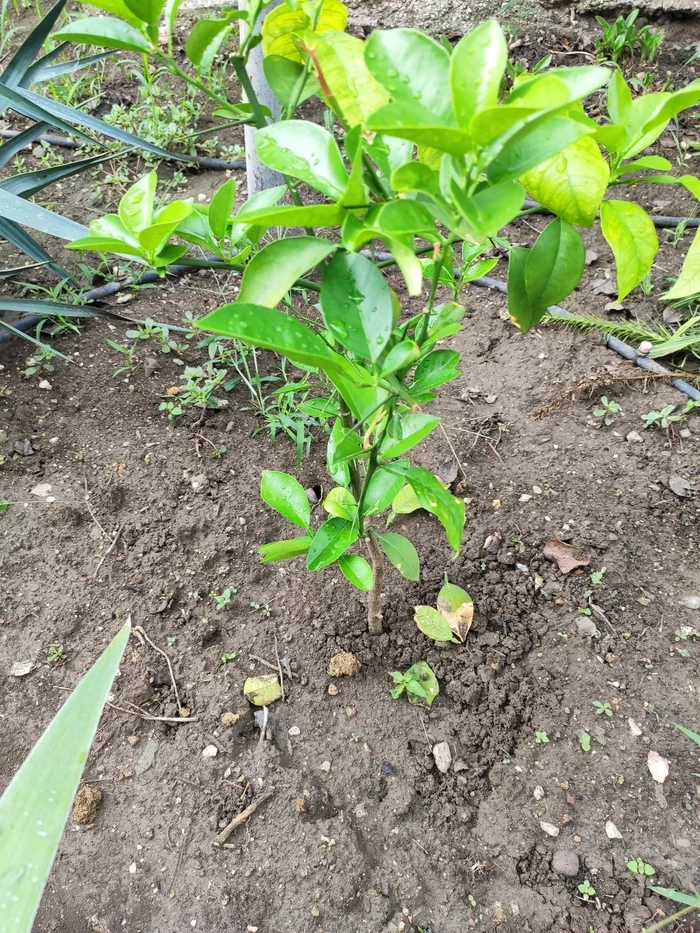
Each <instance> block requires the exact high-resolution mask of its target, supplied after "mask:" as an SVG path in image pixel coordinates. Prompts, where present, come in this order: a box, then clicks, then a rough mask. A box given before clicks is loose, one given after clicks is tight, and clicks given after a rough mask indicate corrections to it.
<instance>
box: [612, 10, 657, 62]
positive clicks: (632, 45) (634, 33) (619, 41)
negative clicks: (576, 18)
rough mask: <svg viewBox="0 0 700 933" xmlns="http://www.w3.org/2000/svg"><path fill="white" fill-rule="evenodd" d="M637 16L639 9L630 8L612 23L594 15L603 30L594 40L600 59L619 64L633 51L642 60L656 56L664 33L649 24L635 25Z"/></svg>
mask: <svg viewBox="0 0 700 933" xmlns="http://www.w3.org/2000/svg"><path fill="white" fill-rule="evenodd" d="M638 16H639V10H632V12H631V13H629V14H628V15H627V16H618V17H617V19H616V20H615V22H613V23H609V22H608V21H607V20H606V19H604V18H603V17H602V16H596V21H597V23H598V25H599V26H600V28H601V29H602V31H603V35H602V38H600V39H596V42H595V50H596V52H597V53H598V57H599V58H600V59H601V60H603V61H607V62H610V63H612V64H613V65H619V64H620V61H621V60H622V59H625V58H632V57H633V56H634V54H635V53H638V54H639V57H640V59H641V60H642V61H649V62H651V61H653V60H654V59H655V58H656V56H657V55H658V52H659V48H660V47H661V43H662V42H663V38H664V34H663V32H662V30H660V29H653V28H652V27H651V26H641V27H637V26H635V21H636V19H637V17H638Z"/></svg>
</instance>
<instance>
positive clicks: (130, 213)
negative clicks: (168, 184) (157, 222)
mask: <svg viewBox="0 0 700 933" xmlns="http://www.w3.org/2000/svg"><path fill="white" fill-rule="evenodd" d="M157 183H158V176H157V175H156V173H155V172H149V173H148V175H144V176H143V178H139V180H138V181H137V182H136V183H135V184H133V185H132V186H131V187H130V188H129V189H128V190H127V192H126V194H125V195H124V196H123V197H122V199H121V201H120V202H119V219H120V220H121V222H122V223H123V224H124V226H125V227H126V229H127V230H128V231H129V233H139V231H141V230H143V229H144V227H147V226H148V225H149V224H150V223H151V220H152V219H153V202H154V200H155V196H156V185H157Z"/></svg>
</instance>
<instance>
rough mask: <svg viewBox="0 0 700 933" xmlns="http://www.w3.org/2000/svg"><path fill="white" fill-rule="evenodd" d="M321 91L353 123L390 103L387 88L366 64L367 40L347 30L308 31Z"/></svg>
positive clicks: (308, 47)
mask: <svg viewBox="0 0 700 933" xmlns="http://www.w3.org/2000/svg"><path fill="white" fill-rule="evenodd" d="M304 48H305V49H306V50H307V51H308V52H309V54H310V56H311V60H312V61H313V63H314V68H315V70H316V74H317V76H318V79H319V82H320V87H321V91H322V93H323V96H324V98H325V99H326V100H327V101H328V103H329V105H330V106H331V108H332V109H333V110H335V111H336V112H337V113H338V115H339V116H340V117H342V119H343V122H344V123H345V124H346V125H347V126H350V127H354V126H358V125H359V124H363V123H365V122H366V120H367V118H368V117H369V116H371V115H372V114H373V113H374V112H375V110H379V108H380V107H383V106H384V105H385V104H388V103H389V94H388V93H387V91H386V89H385V88H384V87H382V85H381V84H380V83H379V82H378V81H377V80H376V78H374V77H373V75H372V74H371V73H370V71H369V69H368V68H367V65H366V64H365V43H364V42H363V41H362V40H361V39H357V38H356V37H355V36H350V35H348V33H346V32H339V31H338V30H329V31H327V32H324V33H323V34H322V35H320V36H319V35H316V34H314V33H308V32H307V33H305V35H304Z"/></svg>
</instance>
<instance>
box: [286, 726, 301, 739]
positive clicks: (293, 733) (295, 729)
mask: <svg viewBox="0 0 700 933" xmlns="http://www.w3.org/2000/svg"><path fill="white" fill-rule="evenodd" d="M288 734H289V735H291V736H292V738H294V737H295V736H297V735H301V729H300V728H299V726H291V728H290V729H289V733H288Z"/></svg>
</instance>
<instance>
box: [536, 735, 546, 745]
mask: <svg viewBox="0 0 700 933" xmlns="http://www.w3.org/2000/svg"><path fill="white" fill-rule="evenodd" d="M535 742H536V743H537V744H538V745H549V736H548V735H547V733H546V732H535Z"/></svg>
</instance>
